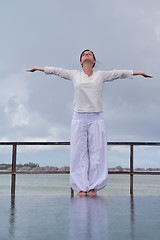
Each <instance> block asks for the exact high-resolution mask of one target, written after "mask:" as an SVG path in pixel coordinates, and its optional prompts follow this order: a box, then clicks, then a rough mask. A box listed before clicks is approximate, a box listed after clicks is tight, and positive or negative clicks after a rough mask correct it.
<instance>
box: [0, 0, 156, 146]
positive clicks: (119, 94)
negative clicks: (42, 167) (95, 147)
mask: <svg viewBox="0 0 160 240" xmlns="http://www.w3.org/2000/svg"><path fill="white" fill-rule="evenodd" d="M159 9H160V3H159V1H158V0H157V1H152V2H151V1H147V0H142V1H131V0H120V1H116V0H112V1H105V0H102V1H101V2H98V1H95V0H94V1H93V0H92V1H91V0H89V1H84V0H82V1H80V2H75V1H73V0H71V1H69V2H65V1H62V0H60V1H59V0H57V1H51V0H46V1H45V2H44V1H40V0H35V1H31V0H28V1H27V2H25V1H20V0H15V1H14V2H10V1H8V0H6V1H1V3H0V25H1V45H0V52H1V57H0V80H1V88H0V95H1V98H0V114H1V119H0V125H1V126H3V127H1V129H0V133H1V139H6V140H11V141H12V140H25V139H30V140H34V139H39V140H45V139H46V140H52V139H53V140H56V139H59V140H60V139H62V140H63V139H65V140H69V135H70V134H69V132H70V121H71V117H72V109H73V102H72V100H73V87H72V83H71V82H69V81H65V80H63V79H59V78H57V77H55V76H46V75H45V74H43V73H34V74H31V73H27V72H26V71H25V69H26V68H29V67H31V66H35V65H42V66H45V65H48V66H59V67H63V68H68V69H75V68H76V69H80V64H79V55H80V52H81V51H82V50H83V49H85V48H90V49H92V50H93V51H94V52H95V54H96V56H97V59H98V61H99V63H98V64H97V68H98V69H106V70H112V69H135V70H143V71H145V72H147V73H150V74H152V75H153V76H154V78H153V79H143V78H142V77H134V78H133V79H127V80H118V81H114V82H112V83H108V84H105V86H104V98H103V102H104V112H105V119H106V126H107V132H108V139H109V140H112V141H116V140H128V141H132V140H134V141H144V140H148V141H158V140H159V136H160V130H159V118H160V110H159V102H160V97H159V92H160V81H159V52H160V27H159V22H160V15H159Z"/></svg>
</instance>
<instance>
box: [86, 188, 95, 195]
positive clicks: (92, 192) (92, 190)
mask: <svg viewBox="0 0 160 240" xmlns="http://www.w3.org/2000/svg"><path fill="white" fill-rule="evenodd" d="M87 195H88V196H89V197H96V196H97V192H96V191H95V190H94V189H91V190H89V191H88V193H87Z"/></svg>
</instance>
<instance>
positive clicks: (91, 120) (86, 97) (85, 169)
mask: <svg viewBox="0 0 160 240" xmlns="http://www.w3.org/2000/svg"><path fill="white" fill-rule="evenodd" d="M44 72H45V73H46V74H55V75H58V76H59V77H62V78H65V79H68V80H72V81H73V85H74V111H75V112H74V114H73V119H72V125H71V162H70V183H71V187H72V189H73V190H75V191H84V192H87V191H89V190H90V189H95V190H96V191H98V190H100V189H102V188H104V187H105V186H106V185H107V176H108V167H107V140H106V136H105V125H104V120H103V113H102V85H103V82H107V81H112V80H115V79H118V78H127V77H131V76H132V75H133V71H132V70H122V71H121V70H114V71H95V72H93V74H92V76H90V77H88V76H87V75H86V74H85V73H84V72H83V71H78V70H65V69H62V68H56V67H45V68H44Z"/></svg>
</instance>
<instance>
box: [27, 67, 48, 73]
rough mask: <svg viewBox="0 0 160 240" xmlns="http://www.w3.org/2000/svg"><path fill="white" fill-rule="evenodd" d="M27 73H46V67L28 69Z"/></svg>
mask: <svg viewBox="0 0 160 240" xmlns="http://www.w3.org/2000/svg"><path fill="white" fill-rule="evenodd" d="M26 71H27V72H35V71H41V72H44V67H33V68H28V69H27V70H26Z"/></svg>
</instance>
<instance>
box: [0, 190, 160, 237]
mask: <svg viewBox="0 0 160 240" xmlns="http://www.w3.org/2000/svg"><path fill="white" fill-rule="evenodd" d="M20 239H21V240H22V239H23V240H32V239H33V240H42V239H43V240H44V239H46V240H51V239H52V240H63V239H64V240H76V239H77V240H94V239H95V240H97V239H98V240H103V239H106V240H130V239H131V240H132V239H139V240H143V239H144V240H148V239H151V240H159V239H160V196H145V197H142V196H140V197H130V196H125V197H118V196H110V197H103V196H97V197H96V198H89V197H84V198H79V197H77V196H75V197H73V198H70V197H69V196H57V197H56V196H51V195H48V196H44V195H43V196H38V195H37V196H36V195H23V196H21V195H17V196H16V197H15V198H14V197H10V196H5V195H3V196H0V240H20Z"/></svg>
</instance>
